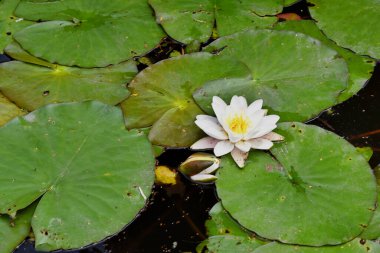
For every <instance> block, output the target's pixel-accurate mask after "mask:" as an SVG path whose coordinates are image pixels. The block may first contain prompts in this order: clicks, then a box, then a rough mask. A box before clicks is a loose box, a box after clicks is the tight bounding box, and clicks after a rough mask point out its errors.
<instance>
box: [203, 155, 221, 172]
mask: <svg viewBox="0 0 380 253" xmlns="http://www.w3.org/2000/svg"><path fill="white" fill-rule="evenodd" d="M216 161H217V162H215V163H214V164H213V165H211V166H210V167H208V168H206V169H204V170H202V171H201V172H199V173H198V174H211V173H213V172H214V171H216V170H217V169H219V166H220V161H219V159H217V160H216Z"/></svg>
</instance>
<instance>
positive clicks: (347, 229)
mask: <svg viewBox="0 0 380 253" xmlns="http://www.w3.org/2000/svg"><path fill="white" fill-rule="evenodd" d="M276 132H278V133H279V134H281V135H283V136H284V137H285V141H284V142H282V143H279V144H276V145H275V146H274V147H273V148H272V149H271V153H272V156H271V155H269V154H267V153H264V152H253V153H251V154H250V157H249V158H248V160H247V163H246V166H245V167H244V168H243V169H239V168H238V167H237V165H235V163H234V161H233V160H232V158H231V157H226V158H224V159H223V160H222V163H221V166H222V168H221V169H220V170H219V173H218V180H217V181H216V186H217V192H218V195H219V197H220V198H221V199H222V203H223V206H224V207H225V208H226V210H228V212H229V213H230V214H231V215H232V217H233V218H235V219H236V220H237V221H238V222H239V223H240V224H241V225H242V226H244V227H246V228H247V229H250V230H252V231H254V232H256V233H257V234H258V235H259V236H262V237H264V238H268V239H274V240H278V241H281V242H284V243H290V244H299V245H310V246H321V245H336V244H341V243H344V242H347V241H350V240H352V239H353V238H355V237H356V236H358V235H359V234H360V233H361V232H362V231H363V229H364V227H366V226H367V225H368V223H369V221H370V219H371V217H372V215H373V212H374V207H375V202H376V197H377V196H376V194H377V193H376V182H375V178H374V176H373V174H372V171H371V168H370V167H369V165H368V163H367V162H366V160H365V158H364V157H363V156H362V155H361V154H360V153H358V152H357V150H356V149H355V147H353V146H352V145H351V144H349V143H348V142H347V141H345V140H344V139H342V138H341V137H339V136H337V135H335V134H333V133H331V132H328V131H326V130H323V129H322V128H319V127H316V126H308V125H304V124H302V123H282V124H280V125H279V128H278V129H277V131H276ZM321 231H322V232H321ZM272 252H273V251H272Z"/></svg>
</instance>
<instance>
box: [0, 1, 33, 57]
mask: <svg viewBox="0 0 380 253" xmlns="http://www.w3.org/2000/svg"><path fill="white" fill-rule="evenodd" d="M19 2H20V0H2V1H0V54H2V53H3V50H4V48H5V47H6V46H7V45H8V44H9V43H11V42H12V40H13V34H14V33H15V32H17V31H19V30H21V29H23V28H25V27H27V26H29V25H31V24H33V22H31V21H25V20H22V19H20V18H18V17H15V16H14V15H13V12H14V10H15V9H16V7H17V5H18V3H19Z"/></svg>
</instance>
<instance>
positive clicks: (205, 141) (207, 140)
mask: <svg viewBox="0 0 380 253" xmlns="http://www.w3.org/2000/svg"><path fill="white" fill-rule="evenodd" d="M219 141H220V140H218V139H214V138H212V137H204V138H202V139H200V140H199V141H197V142H195V143H194V144H193V145H191V147H190V148H191V149H210V148H214V147H215V145H216V144H217V143H218V142H219Z"/></svg>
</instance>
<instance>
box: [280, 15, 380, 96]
mask: <svg viewBox="0 0 380 253" xmlns="http://www.w3.org/2000/svg"><path fill="white" fill-rule="evenodd" d="M275 29H276V30H288V31H295V32H301V33H304V34H306V35H309V36H311V37H313V38H315V39H317V40H319V41H321V42H322V43H323V44H325V45H326V46H328V47H330V48H332V49H334V50H335V51H337V52H338V53H339V55H340V56H342V57H343V59H344V60H345V61H346V63H347V67H348V72H349V80H348V87H347V89H345V90H344V91H343V92H342V93H341V94H340V95H339V97H338V100H339V102H343V101H344V100H347V99H349V98H350V97H352V96H353V95H355V94H356V93H357V92H358V91H359V90H360V89H361V88H363V86H364V85H365V84H366V82H367V80H368V79H369V78H370V77H371V75H372V71H373V69H374V67H375V65H376V61H375V60H373V59H371V58H369V57H366V56H361V55H358V54H355V53H354V52H352V51H351V50H348V49H345V48H342V47H340V46H338V45H337V44H336V43H335V42H334V41H332V40H330V39H329V38H327V37H326V36H325V35H324V34H323V33H322V32H321V30H319V28H318V27H317V25H316V24H315V22H314V21H312V20H300V21H287V22H280V23H278V24H277V25H276V26H275Z"/></svg>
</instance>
